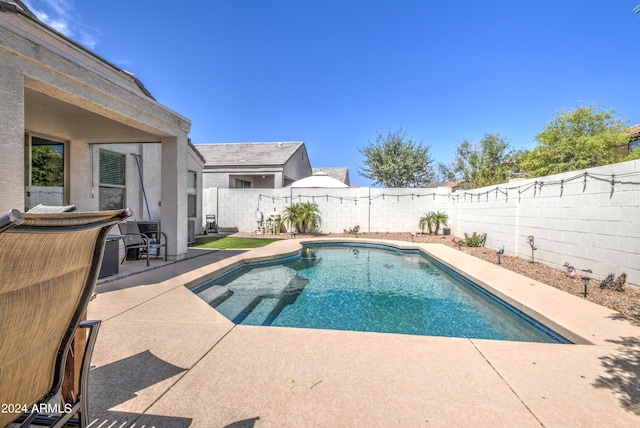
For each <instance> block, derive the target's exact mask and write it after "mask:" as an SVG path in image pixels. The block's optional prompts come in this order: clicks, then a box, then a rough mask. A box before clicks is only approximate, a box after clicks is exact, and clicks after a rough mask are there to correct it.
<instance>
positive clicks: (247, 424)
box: [223, 417, 260, 428]
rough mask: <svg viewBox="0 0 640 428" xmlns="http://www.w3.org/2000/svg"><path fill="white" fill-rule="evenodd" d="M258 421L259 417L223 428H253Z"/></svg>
mask: <svg viewBox="0 0 640 428" xmlns="http://www.w3.org/2000/svg"><path fill="white" fill-rule="evenodd" d="M259 419H260V418H259V417H255V418H251V419H243V420H241V421H237V422H234V423H231V424H229V425H225V426H224V427H223V428H253V427H254V426H255V425H256V422H258V420H259Z"/></svg>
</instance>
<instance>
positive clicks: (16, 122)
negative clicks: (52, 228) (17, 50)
mask: <svg viewBox="0 0 640 428" xmlns="http://www.w3.org/2000/svg"><path fill="white" fill-rule="evenodd" d="M5 61H6V62H5ZM7 63H9V64H10V59H7V58H5V57H4V55H2V54H0V118H2V120H0V153H2V155H1V156H0V183H2V190H1V191H0V212H3V213H4V212H6V211H9V210H10V209H12V208H16V209H18V210H20V211H23V210H24V76H23V74H22V70H20V69H18V68H15V67H11V66H10V65H7Z"/></svg>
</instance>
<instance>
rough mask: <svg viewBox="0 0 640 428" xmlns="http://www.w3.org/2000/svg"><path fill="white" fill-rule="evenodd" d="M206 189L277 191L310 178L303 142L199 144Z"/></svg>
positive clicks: (203, 183)
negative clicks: (202, 158) (203, 160)
mask: <svg viewBox="0 0 640 428" xmlns="http://www.w3.org/2000/svg"><path fill="white" fill-rule="evenodd" d="M196 148H197V149H198V151H199V152H200V153H201V154H202V156H203V157H204V159H205V164H204V170H203V175H202V185H203V187H204V189H211V188H223V189H230V188H231V189H233V188H252V189H276V188H280V187H285V186H287V185H289V184H291V183H293V182H294V181H296V180H299V179H301V178H304V177H308V176H310V175H311V173H312V172H311V163H310V162H309V156H308V155H307V149H306V147H305V145H304V143H303V142H300V141H293V142H269V143H218V144H196Z"/></svg>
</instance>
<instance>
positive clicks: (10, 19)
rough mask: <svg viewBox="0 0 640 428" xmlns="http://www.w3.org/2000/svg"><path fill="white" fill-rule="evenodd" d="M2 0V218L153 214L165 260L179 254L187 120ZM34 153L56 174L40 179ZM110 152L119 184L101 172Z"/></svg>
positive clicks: (183, 243) (183, 240)
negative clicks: (52, 162)
mask: <svg viewBox="0 0 640 428" xmlns="http://www.w3.org/2000/svg"><path fill="white" fill-rule="evenodd" d="M2 3H3V4H5V3H6V5H5V6H3V7H2V8H0V39H1V40H2V44H1V45H0V115H1V116H2V118H3V120H2V122H1V123H0V141H2V153H3V156H1V157H0V179H1V181H2V183H3V189H2V198H0V211H7V210H9V209H12V208H17V209H20V210H21V211H22V210H23V209H28V208H30V207H31V206H33V205H36V204H37V203H47V202H48V203H49V204H52V203H53V204H60V205H63V204H74V205H76V206H77V208H78V210H81V211H97V210H101V209H108V208H124V207H130V208H131V209H132V211H133V212H134V214H135V215H136V218H137V219H140V220H142V219H147V220H148V219H149V218H145V217H149V216H157V218H155V220H160V221H161V222H162V225H163V228H162V230H163V232H165V233H166V234H167V235H168V236H169V247H168V254H169V258H170V259H180V258H182V257H184V255H185V254H186V249H187V207H186V205H187V204H186V203H185V202H186V196H185V195H186V194H187V180H188V176H187V168H188V138H187V135H188V132H189V129H190V126H191V123H190V121H189V120H188V119H186V118H185V117H183V116H181V115H179V114H177V113H175V112H173V111H171V110H170V109H168V108H167V107H165V106H163V105H162V104H160V103H158V102H157V101H156V100H155V99H154V98H153V97H152V96H151V94H150V93H149V91H148V90H147V89H146V88H145V87H144V86H143V85H142V83H141V82H140V81H139V80H138V79H137V78H136V77H135V76H134V75H133V74H131V73H129V72H127V71H125V70H122V69H120V68H119V67H117V66H115V65H113V64H111V63H109V62H108V61H106V60H104V59H103V58H101V57H99V56H97V55H96V54H94V53H93V52H91V51H89V50H88V49H86V48H84V47H83V46H81V45H80V44H78V43H76V42H74V41H73V40H71V39H69V38H67V37H66V36H64V35H62V34H60V33H58V32H56V31H55V30H53V29H51V28H50V27H48V26H46V25H44V24H43V23H42V22H40V21H39V20H38V19H37V18H35V16H33V15H32V14H31V12H29V11H28V10H26V9H23V8H21V7H19V6H16V5H15V4H13V6H12V4H9V3H7V2H2ZM116 147H117V149H115V148H116ZM35 148H40V149H42V148H46V149H49V154H50V157H54V158H57V159H56V168H57V173H56V174H55V176H54V177H48V178H41V177H36V174H35V173H34V171H35V169H36V161H35V158H36V155H37V153H36V151H35ZM112 152H113V153H116V154H117V155H119V156H120V158H119V160H118V161H121V162H122V165H123V166H122V171H119V172H118V174H119V175H118V177H117V180H115V181H113V180H110V179H108V177H107V178H105V168H104V166H103V162H104V156H103V153H112ZM131 155H136V156H138V159H136V158H135V157H134V156H131ZM136 165H138V166H136ZM138 168H139V169H138ZM160 170H161V171H162V173H161V174H160ZM112 175H113V174H112ZM138 176H139V178H138ZM154 177H157V180H154ZM145 182H146V184H147V189H146V190H147V195H145V197H144V198H143V197H142V194H143V193H144V192H143V191H141V187H142V183H145ZM42 195H47V196H52V197H53V195H55V198H54V199H42V198H41V197H42ZM147 196H148V197H149V198H147ZM51 201H53V202H51ZM160 202H161V204H160ZM120 205H122V206H120ZM107 206H108V207H107Z"/></svg>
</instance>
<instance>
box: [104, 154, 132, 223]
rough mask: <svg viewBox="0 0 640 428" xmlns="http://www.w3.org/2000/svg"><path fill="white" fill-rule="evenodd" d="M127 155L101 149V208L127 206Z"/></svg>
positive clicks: (114, 208) (115, 208)
mask: <svg viewBox="0 0 640 428" xmlns="http://www.w3.org/2000/svg"><path fill="white" fill-rule="evenodd" d="M126 172H127V171H126V157H125V155H123V154H122V153H116V152H110V151H108V150H100V196H99V198H100V210H101V211H104V210H118V209H123V208H124V207H125V195H126V190H127V189H126V179H125V178H126Z"/></svg>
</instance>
